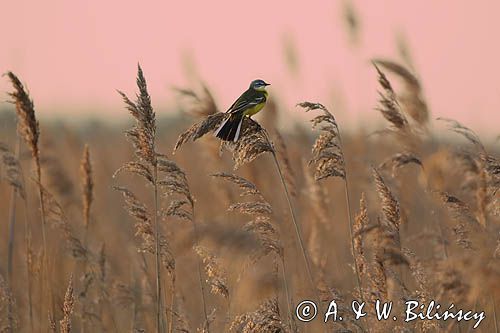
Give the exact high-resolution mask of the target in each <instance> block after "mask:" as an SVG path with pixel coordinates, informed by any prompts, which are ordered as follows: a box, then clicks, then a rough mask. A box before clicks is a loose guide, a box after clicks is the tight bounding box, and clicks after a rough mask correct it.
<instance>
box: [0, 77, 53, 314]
mask: <svg viewBox="0 0 500 333" xmlns="http://www.w3.org/2000/svg"><path fill="white" fill-rule="evenodd" d="M7 76H8V77H9V79H10V81H11V83H12V86H13V88H14V91H13V92H11V93H9V96H10V97H11V98H12V103H13V104H15V106H16V113H17V132H18V135H19V136H20V137H22V138H23V139H24V141H25V143H26V145H27V146H28V148H29V149H30V151H31V156H32V159H33V163H34V165H35V170H36V181H37V183H38V184H42V171H41V165H40V149H39V138H40V126H39V124H38V120H37V119H36V116H35V107H34V104H33V101H32V100H31V98H30V96H29V94H28V92H27V91H26V89H25V88H24V86H23V84H22V83H21V81H20V80H19V78H18V77H17V76H16V75H15V74H14V73H12V72H7ZM38 199H39V203H40V219H41V222H42V223H41V224H42V228H41V230H42V246H43V248H42V250H43V251H42V252H43V253H42V261H43V268H44V269H43V272H44V275H45V277H44V279H45V281H46V283H47V292H48V298H49V300H50V301H49V303H50V306H51V307H53V295H52V286H51V284H50V283H49V280H50V279H49V278H48V272H49V267H48V258H47V233H46V221H45V214H46V212H45V206H44V199H43V191H42V188H41V187H40V186H39V188H38ZM41 311H42V313H43V309H41Z"/></svg>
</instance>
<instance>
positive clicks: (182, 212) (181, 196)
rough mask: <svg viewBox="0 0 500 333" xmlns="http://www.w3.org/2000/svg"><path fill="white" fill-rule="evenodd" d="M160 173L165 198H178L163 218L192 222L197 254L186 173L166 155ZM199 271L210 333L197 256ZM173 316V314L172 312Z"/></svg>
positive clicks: (160, 163) (161, 157)
mask: <svg viewBox="0 0 500 333" xmlns="http://www.w3.org/2000/svg"><path fill="white" fill-rule="evenodd" d="M158 171H159V172H161V173H162V174H164V175H165V176H164V178H163V179H162V180H160V181H159V182H158V185H159V186H160V188H162V189H163V190H164V191H165V196H176V198H174V199H172V200H171V201H170V204H169V206H168V208H167V209H166V210H162V216H163V217H164V218H166V217H177V218H179V219H181V220H185V221H188V222H191V223H192V224H193V231H194V238H195V248H194V249H195V252H196V247H197V246H199V242H200V235H199V231H198V226H197V222H196V219H195V217H194V204H195V200H194V198H193V197H192V195H191V191H190V189H189V184H188V180H187V177H186V174H185V173H184V171H182V170H181V168H179V166H178V165H177V164H176V163H175V162H173V161H171V160H169V159H167V157H166V156H165V155H161V154H158ZM196 259H197V269H198V279H199V284H200V291H201V297H202V301H203V313H204V317H205V322H206V331H207V332H210V322H211V321H210V320H209V316H208V312H207V303H206V299H205V288H204V286H203V279H202V275H201V271H202V267H201V261H200V258H199V257H198V256H197V258H196ZM172 285H173V286H174V285H175V275H172ZM174 296H175V291H172V303H173V302H174V301H175V298H174ZM172 315H173V312H172ZM170 325H173V317H171V319H170Z"/></svg>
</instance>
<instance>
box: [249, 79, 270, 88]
mask: <svg viewBox="0 0 500 333" xmlns="http://www.w3.org/2000/svg"><path fill="white" fill-rule="evenodd" d="M268 85H269V83H266V82H265V81H264V80H260V79H259V80H253V81H252V83H250V88H252V89H254V90H258V91H264V90H266V86H268Z"/></svg>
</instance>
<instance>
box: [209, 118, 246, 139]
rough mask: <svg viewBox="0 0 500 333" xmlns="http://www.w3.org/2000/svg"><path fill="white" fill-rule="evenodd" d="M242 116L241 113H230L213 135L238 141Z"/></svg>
mask: <svg viewBox="0 0 500 333" xmlns="http://www.w3.org/2000/svg"><path fill="white" fill-rule="evenodd" d="M243 117H244V116H243V115H242V114H231V115H230V116H229V117H227V118H226V120H224V122H223V123H222V124H221V125H220V126H219V128H218V129H217V130H216V131H215V132H214V135H215V136H216V137H218V138H219V139H221V140H224V141H233V142H236V141H238V138H239V137H240V132H241V124H242V123H243Z"/></svg>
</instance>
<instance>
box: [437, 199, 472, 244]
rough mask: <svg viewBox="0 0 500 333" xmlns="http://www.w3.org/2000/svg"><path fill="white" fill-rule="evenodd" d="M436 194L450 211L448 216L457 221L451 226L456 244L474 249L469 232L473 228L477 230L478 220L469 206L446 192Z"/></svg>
mask: <svg viewBox="0 0 500 333" xmlns="http://www.w3.org/2000/svg"><path fill="white" fill-rule="evenodd" d="M437 195H438V197H439V198H440V199H441V202H442V203H443V205H444V206H445V208H446V209H447V211H448V212H449V213H450V216H451V217H452V218H453V219H454V220H456V221H457V224H456V225H455V226H454V227H453V232H454V233H455V236H456V242H457V245H459V246H460V247H462V248H464V249H467V250H470V249H474V246H473V244H472V241H471V239H470V233H471V231H473V229H474V228H476V230H478V229H477V227H478V226H479V222H478V221H477V219H476V217H475V216H474V214H473V213H472V212H471V210H470V208H469V206H467V204H465V203H464V202H463V201H461V200H460V199H458V198H457V197H455V196H453V195H450V194H448V193H446V192H438V193H437Z"/></svg>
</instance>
